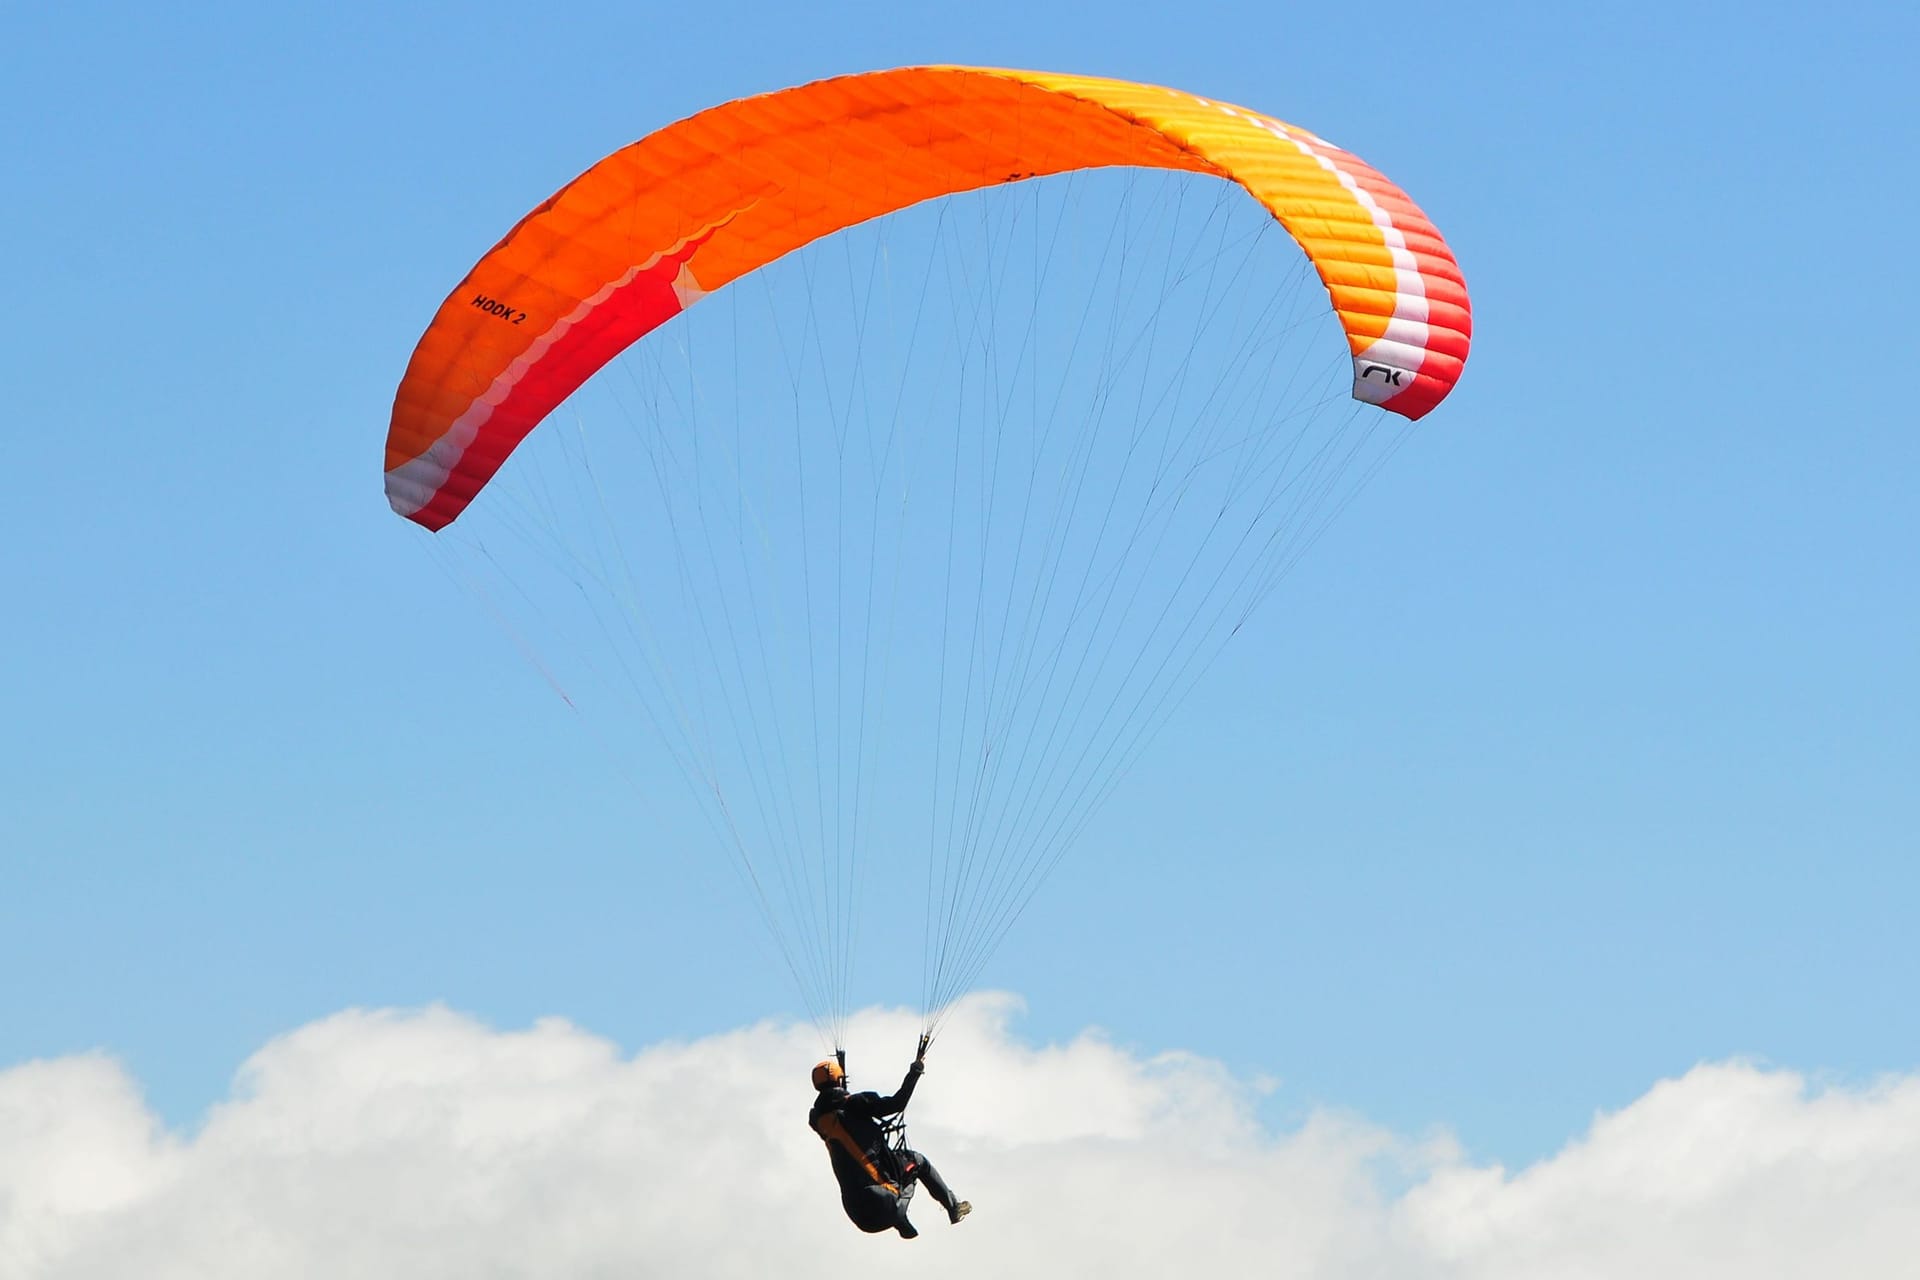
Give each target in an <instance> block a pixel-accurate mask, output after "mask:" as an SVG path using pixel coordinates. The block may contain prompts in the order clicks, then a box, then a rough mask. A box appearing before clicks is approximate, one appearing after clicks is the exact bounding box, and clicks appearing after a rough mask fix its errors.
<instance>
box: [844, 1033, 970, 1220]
mask: <svg viewBox="0 0 1920 1280" xmlns="http://www.w3.org/2000/svg"><path fill="white" fill-rule="evenodd" d="M926 1059H927V1040H926V1038H925V1037H924V1036H923V1037H922V1038H921V1040H920V1048H919V1051H918V1052H917V1053H916V1054H915V1055H914V1059H913V1062H912V1064H911V1065H909V1066H908V1068H907V1075H906V1078H905V1079H904V1080H902V1081H901V1082H900V1087H899V1088H898V1089H897V1090H895V1091H894V1092H893V1094H892V1095H891V1096H889V1097H884V1098H883V1097H881V1096H880V1095H879V1094H878V1093H872V1092H865V1093H849V1092H848V1091H847V1070H846V1065H845V1064H844V1063H843V1062H842V1061H841V1060H840V1059H839V1058H828V1059H826V1060H825V1061H823V1062H819V1063H816V1064H815V1065H814V1068H813V1088H814V1094H815V1096H814V1102H813V1108H812V1110H810V1111H809V1112H808V1113H807V1125H808V1127H809V1128H811V1129H812V1130H813V1131H814V1132H815V1133H817V1134H819V1135H820V1140H821V1141H822V1142H823V1143H825V1144H826V1147H827V1154H828V1157H829V1158H830V1159H831V1160H832V1162H833V1176H834V1179H835V1180H836V1181H837V1182H839V1184H840V1205H841V1207H842V1208H843V1209H845V1210H846V1212H847V1217H848V1218H849V1219H850V1220H851V1221H852V1222H853V1225H855V1226H856V1227H859V1228H860V1229H861V1230H862V1231H865V1232H868V1233H870V1234H871V1233H874V1232H881V1231H897V1232H899V1234H900V1236H901V1237H902V1238H903V1239H907V1240H911V1239H913V1238H914V1237H915V1236H918V1235H919V1234H920V1232H919V1231H918V1230H916V1229H915V1228H914V1225H913V1223H912V1221H911V1220H910V1219H909V1218H908V1217H907V1206H908V1205H909V1204H910V1203H911V1201H912V1199H913V1189H914V1187H915V1185H916V1184H917V1185H921V1186H924V1187H926V1189H927V1190H928V1192H930V1193H931V1194H932V1196H933V1198H934V1199H935V1200H937V1201H939V1202H940V1207H941V1208H942V1209H945V1210H946V1211H947V1221H948V1222H950V1223H952V1224H953V1225H955V1226H958V1225H959V1224H960V1220H961V1219H962V1218H964V1217H966V1216H967V1215H968V1214H969V1213H971V1212H973V1205H972V1203H970V1202H969V1201H966V1200H962V1199H960V1198H959V1197H958V1196H956V1195H954V1193H953V1189H952V1188H951V1187H949V1186H948V1185H947V1184H946V1182H945V1180H944V1179H942V1178H941V1177H940V1174H939V1172H938V1171H937V1170H936V1169H935V1168H934V1167H933V1162H932V1161H930V1160H928V1159H927V1158H926V1157H925V1156H924V1155H922V1154H921V1153H920V1152H918V1151H915V1150H913V1149H912V1148H911V1147H909V1146H908V1145H907V1142H906V1129H905V1124H904V1122H903V1120H902V1119H901V1117H902V1115H903V1113H904V1112H905V1111H906V1109H907V1103H908V1101H910V1100H911V1099H912V1097H913V1090H914V1087H915V1086H916V1085H918V1084H919V1083H920V1077H921V1075H922V1074H923V1073H924V1072H925V1071H926Z"/></svg>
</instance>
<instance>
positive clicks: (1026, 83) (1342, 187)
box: [386, 67, 1472, 529]
mask: <svg viewBox="0 0 1920 1280" xmlns="http://www.w3.org/2000/svg"><path fill="white" fill-rule="evenodd" d="M1108 165H1134V166H1144V167H1152V168H1161V169H1175V170H1186V171H1191V172H1195V173H1207V174H1212V175H1215V176H1217V177H1221V178H1225V179H1229V180H1232V181H1234V182H1237V183H1239V184H1240V185H1242V186H1243V187H1245V188H1246V189H1247V191H1248V192H1249V194H1251V195H1252V196H1253V198H1255V199H1256V200H1259V201H1260V202H1261V203H1262V204H1263V205H1265V206H1266V207H1267V208H1268V209H1269V210H1270V211H1272V213H1273V214H1274V216H1275V217H1276V218H1277V219H1279V221H1280V222H1281V223H1282V224H1283V225H1284V226H1285V227H1286V229H1287V230H1288V231H1289V232H1290V233H1291V234H1292V235H1293V237H1294V238H1295V239H1296V240H1297V241H1299V243H1300V245H1301V246H1302V248H1303V249H1304V250H1305V251H1306V253H1307V255H1308V257H1309V258H1310V259H1311V260H1312V262H1313V264H1314V266H1315V268H1316V269H1317V270H1318V271H1319V273H1320V278H1321V280H1322V281H1323V282H1324V283H1325V284H1326V286H1327V289H1328V292H1329V295H1330V296H1331V298H1332V300H1333V305H1334V310H1335V311H1336V313H1337V314H1338V315H1339V318H1340V322H1341V324H1342V326H1343V328H1344V329H1345V331H1346V333H1347V336H1348V341H1349V345H1350V346H1351V348H1352V351H1353V354H1354V358H1355V395H1356V396H1359V397H1361V398H1364V399H1368V400H1371V401H1373V402H1375V403H1379V404H1381V405H1383V406H1384V407H1386V408H1388V409H1391V410H1393V411H1395V412H1398V413H1401V414H1404V415H1405V416H1407V417H1409V418H1417V417H1419V416H1421V415H1422V414H1424V413H1425V412H1427V411H1428V410H1429V409H1431V408H1432V407H1433V406H1434V405H1435V404H1438V403H1439V401H1440V400H1441V399H1442V398H1443V397H1445V395H1446V394H1447V392H1448V391H1450V390H1451V389H1452V387H1453V385H1454V382H1455V381H1456V380H1457V378H1458V377H1459V374H1460V370H1461V367H1462V365H1463V363H1464V361H1465V359H1466V355H1467V348H1468V342H1469V334H1470V332H1471V327H1472V326H1471V320H1470V316H1469V308H1468V301H1467V294H1466V289H1465V285H1464V283H1463V281H1462V279H1461V276H1460V272H1459V269H1458V267H1457V265H1456V264H1455V262H1454V259H1453V255H1452V253H1451V251H1449V250H1448V248H1447V246H1446V244H1445V243H1444V241H1442V240H1441V238H1440V235H1439V233H1438V232H1437V231H1436V230H1435V229H1434V227H1433V225H1432V223H1430V222H1429V221H1428V220H1427V219H1426V217H1425V215H1424V214H1422V213H1421V212H1420V210H1419V209H1418V208H1416V207H1415V206H1414V205H1413V203H1412V202H1411V201H1409V200H1408V199H1407V197H1406V196H1405V195H1404V194H1403V193H1402V192H1401V191H1400V190H1399V189H1398V188H1397V187H1395V186H1393V185H1392V184H1391V183H1389V182H1387V180H1386V179H1385V178H1383V177H1381V176H1380V174H1378V173H1377V172H1375V171H1374V170H1373V169H1371V168H1370V167H1368V166H1367V165H1366V164H1365V163H1363V162H1361V161H1360V160H1358V159H1357V158H1356V157H1354V156H1352V155H1349V154H1348V153H1346V152H1345V151H1342V150H1341V149H1339V148H1338V147H1334V146H1332V145H1331V144H1329V143H1326V142H1324V141H1323V140H1321V139H1319V138H1316V137H1315V136H1314V135H1312V134H1310V133H1307V132H1306V131H1304V130H1300V129H1295V128H1293V127H1292V126H1288V125H1283V124H1281V123H1279V122H1277V121H1275V120H1272V119H1271V118H1270V117H1267V116H1262V115H1259V114H1258V113H1255V112H1250V111H1245V110H1242V109H1240V108H1237V107H1232V106H1229V105H1226V104H1221V103H1215V102H1212V101H1210V100H1207V99H1204V98H1198V97H1195V96H1194V95H1192V94H1188V93H1183V92H1181V91H1179V90H1174V89H1164V88H1158V87H1155V86H1152V85H1141V84H1132V83H1128V82H1126V81H1119V80H1101V79H1093V78H1087V77H1079V76H1065V75H1051V74H1045V73H1040V72H1028V71H1004V70H989V69H981V68H968V67H910V68H903V69H900V70H895V71H881V72H874V73H870V74H866V75H855V76H845V77H841V78H838V79H833V80H822V81H818V82H815V83H813V84H808V85H803V86H800V87H798V88H794V89H787V90H783V91H781V92H778V93H770V94H765V95H761V96H759V97H753V98H743V99H740V100H738V101H735V102H729V103H726V104H724V105H722V106H718V107H714V108H712V109H711V110H708V111H703V112H701V113H700V114H698V115H695V116H692V117H690V118H688V119H686V120H682V121H680V122H678V123H677V124H672V125H668V126H667V127H666V128H664V129H661V130H660V131H658V132H657V133H654V134H652V135H650V136H648V137H646V138H644V139H642V140H640V141H639V142H636V143H634V144H632V145H631V146H628V147H625V148H623V149H621V150H619V151H617V152H615V153H614V154H612V155H610V156H608V157H607V158H606V159H604V160H602V161H600V162H599V163H598V164H596V165H594V166H593V167H592V168H590V169H588V170H587V171H586V172H585V173H583V174H581V175H580V177H578V178H577V179H575V180H574V181H573V182H572V183H570V184H568V185H567V186H566V187H565V188H563V189H562V190H561V191H560V192H559V193H557V194H556V195H554V196H553V197H552V198H551V199H549V200H548V201H547V202H546V203H544V204H542V205H541V206H540V207H539V208H538V209H536V210H534V212H532V213H531V214H529V215H528V216H527V217H526V218H524V219H523V220H522V221H521V222H520V223H519V225H517V226H516V227H514V228H513V230H512V231H510V232H509V233H508V234H507V236H506V237H505V238H504V239H503V240H502V241H501V242H500V243H499V244H498V245H496V246H495V247H494V248H493V249H492V250H491V251H490V252H488V253H487V255H486V256H485V257H483V258H482V259H481V260H480V262H479V263H478V264H477V265H476V266H475V267H474V268H473V270H472V271H471V272H469V273H468V275H467V277H466V279H465V280H463V281H462V282H461V284H460V286H459V287H458V288H457V289H455V290H454V292H453V293H452V294H451V295H450V296H449V297H448V298H447V300H446V301H445V302H444V303H442V304H441V307H440V310H439V312H438V314H437V315H436V316H435V317H434V320H433V323H432V324H431V325H430V326H429V327H428V329H427V331H426V333H425V335H424V336H423V337H422V338H421V339H420V343H419V346H418V347H417V348H416V350H415V351H414V354H413V358H412V360H411V361H410V363H409V364H408V367H407V372H406V376H405V378H404V379H403V380H402V382H401V384H400V388H399V391H398V392H397V394H396V395H395V398H394V407H393V418H392V423H391V427H390V429H389V433H388V437H387V451H386V469H387V481H388V484H387V488H388V495H389V499H390V500H391V501H392V503H393V505H394V507H395V509H396V510H398V511H401V512H402V513H403V514H405V515H407V516H409V517H410V518H412V519H414V520H416V521H418V522H419V523H421V524H423V525H426V526H427V527H428V528H434V529H437V528H440V527H442V526H443V525H445V524H446V523H448V522H449V521H451V520H452V519H454V518H455V517H456V516H457V515H458V514H459V513H460V511H461V510H463V509H464V508H465V506H466V504H467V503H468V502H469V501H470V500H471V499H472V497H473V496H474V494H476V493H477V492H478V491H479V489H480V488H481V487H482V486H483V485H484V484H485V483H486V482H487V480H488V479H489V478H491V477H492V475H493V474H494V472H495V471H497V470H498V469H499V467H500V465H501V464H502V463H504V462H505V460H506V458H507V455H508V454H510V453H511V452H512V451H513V449H514V448H515V447H516V446H517V445H518V444H519V442H520V441H521V440H522V439H524V438H525V436H526V435H527V433H528V432H530V431H531V430H533V428H534V427H535V426H536V425H538V423H539V422H540V420H541V419H542V418H544V417H545V416H546V415H547V413H548V412H550V411H551V410H552V409H553V408H554V407H555V406H556V405H557V404H559V403H560V401H561V400H564V399H565V398H566V396H567V395H568V394H570V393H571V392H572V391H573V390H574V389H575V388H576V387H578V386H579V384H580V383H581V382H583V381H585V380H586V379H587V378H588V377H590V376H591V375H592V374H593V373H594V372H595V371H596V370H597V369H599V368H600V367H601V365H603V364H605V363H606V361H608V360H610V359H611V358H612V357H613V356H615V355H617V354H618V353H619V352H620V351H621V350H622V349H624V348H625V347H626V346H628V345H630V344H631V343H633V342H634V341H636V340H638V339H639V338H640V337H642V336H643V335H644V334H646V333H647V332H649V331H650V330H652V329H653V328H654V327H656V326H658V325H659V324H661V323H663V322H664V321H665V320H667V319H669V318H671V317H672V316H673V315H675V314H677V313H678V312H679V311H680V310H682V309H683V308H684V307H686V306H688V305H690V304H691V303H692V302H693V301H695V300H697V299H698V298H699V297H700V296H702V295H703V294H705V293H710V292H712V291H714V290H716V289H719V288H722V287H723V286H725V285H726V284H728V283H730V282H731V281H733V280H736V279H738V278H739V277H740V276H742V275H744V274H746V273H747V272H750V271H752V270H754V269H755V268H757V267H760V266H763V265H765V264H766V263H768V262H771V261H773V260H774V259H776V258H778V257H780V256H781V255H782V254H785V253H787V252H789V251H791V250H793V249H795V248H798V247H799V246H801V245H804V244H807V243H809V242H810V241H812V240H815V239H818V238H820V237H821V236H824V235H827V234H830V233H832V232H833V231H836V230H839V229H841V228H844V227H847V226H850V225H853V224H855V223H858V222H862V221H865V220H867V219H869V218H873V217H877V216H879V215H881V214H884V213H888V212H891V211H893V210H896V209H901V208H904V207H906V206H908V205H912V204H915V203H918V202H920V201H923V200H928V199H932V198H934V197H937V196H941V195H947V194H951V193H955V192H960V191H968V190H973V189H976V188H980V187H985V186H990V185H994V184H998V183H1004V182H1012V181H1017V180H1020V179H1023V178H1031V177H1036V176H1042V175H1048V174H1056V173H1062V172H1066V171H1068V170H1074V169H1085V168H1093V167H1098V166H1108Z"/></svg>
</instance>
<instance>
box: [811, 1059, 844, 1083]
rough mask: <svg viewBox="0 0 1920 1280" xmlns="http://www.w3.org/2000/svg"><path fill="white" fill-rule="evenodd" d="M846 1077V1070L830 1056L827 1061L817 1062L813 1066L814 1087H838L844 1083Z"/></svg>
mask: <svg viewBox="0 0 1920 1280" xmlns="http://www.w3.org/2000/svg"><path fill="white" fill-rule="evenodd" d="M846 1079H847V1073H846V1071H845V1070H843V1069H842V1068H841V1066H840V1064H839V1063H838V1062H836V1061H835V1060H834V1059H832V1058H828V1059H827V1060H826V1061H825V1062H816V1063H815V1064H814V1066H813V1087H814V1088H816V1089H836V1088H838V1087H839V1086H840V1085H842V1084H844V1083H845V1082H846Z"/></svg>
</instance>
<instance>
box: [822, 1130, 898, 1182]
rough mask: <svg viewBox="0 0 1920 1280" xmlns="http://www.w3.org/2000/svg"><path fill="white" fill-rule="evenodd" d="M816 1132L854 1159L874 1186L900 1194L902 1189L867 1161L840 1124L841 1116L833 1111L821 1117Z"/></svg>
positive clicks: (830, 1144)
mask: <svg viewBox="0 0 1920 1280" xmlns="http://www.w3.org/2000/svg"><path fill="white" fill-rule="evenodd" d="M816 1131H817V1132H818V1133H819V1134H820V1137H821V1139H822V1140H823V1141H825V1142H826V1143H827V1144H828V1145H829V1146H838V1147H839V1148H840V1149H841V1150H842V1151H844V1152H846V1153H847V1155H848V1156H850V1157H851V1158H852V1159H853V1161H854V1163H855V1164H858V1165H859V1166H860V1167H861V1168H862V1169H865V1170H866V1171H867V1176H868V1177H869V1178H871V1179H873V1185H874V1186H876V1187H885V1188H886V1189H887V1190H888V1191H889V1192H891V1193H892V1194H894V1195H899V1194H900V1188H899V1187H896V1186H894V1185H893V1184H892V1183H891V1182H888V1181H887V1179H886V1176H885V1175H884V1174H882V1173H881V1172H880V1170H879V1168H878V1167H876V1166H875V1165H874V1163H873V1161H871V1160H869V1159H867V1153H866V1152H864V1151H862V1150H861V1149H860V1144H859V1143H857V1142H855V1141H854V1140H853V1135H852V1134H850V1133H848V1132H847V1130H846V1126H844V1125H842V1124H841V1123H840V1117H839V1116H837V1115H835V1114H834V1113H833V1112H831V1111H829V1112H828V1113H827V1114H825V1115H823V1116H821V1117H820V1123H819V1125H818V1126H816Z"/></svg>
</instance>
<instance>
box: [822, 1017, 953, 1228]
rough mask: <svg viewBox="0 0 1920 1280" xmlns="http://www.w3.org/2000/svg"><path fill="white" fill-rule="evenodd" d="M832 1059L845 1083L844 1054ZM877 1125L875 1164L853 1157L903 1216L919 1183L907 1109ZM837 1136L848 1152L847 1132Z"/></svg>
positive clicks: (923, 1042) (923, 1043) (922, 1049)
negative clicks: (878, 1144) (878, 1146)
mask: <svg viewBox="0 0 1920 1280" xmlns="http://www.w3.org/2000/svg"><path fill="white" fill-rule="evenodd" d="M930 1039H931V1037H929V1036H922V1037H921V1038H920V1046H919V1050H918V1052H917V1053H916V1054H915V1058H916V1059H919V1058H924V1057H926V1054H927V1042H928V1040H930ZM833 1056H834V1058H835V1059H837V1060H838V1061H839V1063H840V1074H841V1077H842V1079H844V1078H845V1076H846V1070H847V1051H846V1050H845V1049H835V1050H834V1051H833ZM879 1124H880V1141H881V1142H882V1143H883V1144H884V1149H883V1150H882V1151H880V1152H878V1153H877V1156H878V1163H877V1164H876V1163H875V1162H873V1161H869V1160H868V1159H867V1157H866V1153H865V1152H855V1153H854V1155H855V1158H856V1159H857V1160H859V1161H860V1163H861V1164H862V1165H864V1166H865V1167H866V1170H867V1173H868V1175H869V1176H870V1177H872V1178H873V1185H875V1186H876V1187H881V1188H883V1189H885V1190H887V1191H889V1192H891V1193H892V1194H893V1199H894V1203H895V1204H897V1205H899V1206H900V1211H901V1212H902V1213H905V1212H906V1210H907V1207H908V1206H909V1205H911V1204H912V1203H913V1189H914V1187H915V1185H916V1184H917V1183H918V1181H919V1180H918V1179H917V1178H915V1177H914V1176H913V1173H914V1169H915V1168H916V1165H915V1163H914V1159H913V1154H914V1153H913V1149H912V1148H911V1147H909V1146H908V1145H907V1109H906V1108H905V1107H902V1108H900V1110H898V1111H896V1112H894V1113H893V1114H892V1115H890V1116H885V1117H881V1118H880V1119H879ZM839 1127H840V1126H839V1125H838V1124H835V1125H834V1128H836V1129H839ZM822 1136H823V1137H824V1136H827V1135H825V1134H823V1135H822ZM837 1136H838V1137H839V1139H840V1141H841V1142H843V1143H844V1144H845V1145H846V1146H847V1148H848V1149H849V1150H850V1151H851V1150H852V1148H853V1145H854V1144H853V1141H852V1139H851V1137H850V1136H848V1135H847V1133H846V1131H845V1130H841V1131H840V1133H839V1134H838V1135H837Z"/></svg>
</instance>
